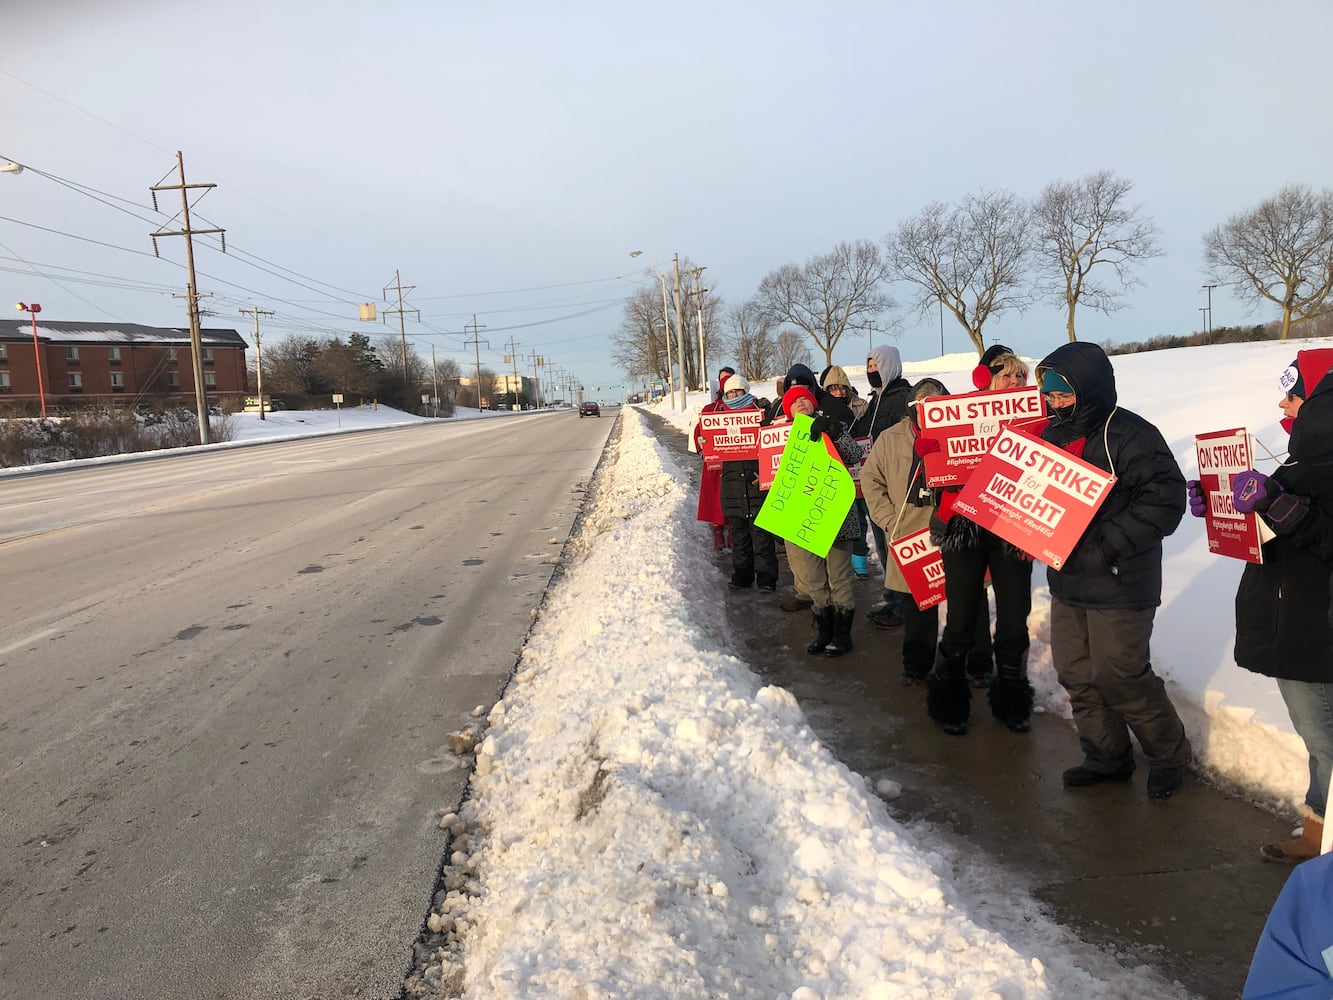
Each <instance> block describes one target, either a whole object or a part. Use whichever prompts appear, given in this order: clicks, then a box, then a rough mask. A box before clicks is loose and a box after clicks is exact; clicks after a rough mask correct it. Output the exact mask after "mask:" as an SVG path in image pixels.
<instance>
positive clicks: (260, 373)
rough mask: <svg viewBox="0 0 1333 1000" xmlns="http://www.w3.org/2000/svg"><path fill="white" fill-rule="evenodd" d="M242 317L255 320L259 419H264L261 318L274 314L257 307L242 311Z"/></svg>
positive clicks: (256, 383) (256, 386) (256, 389)
mask: <svg viewBox="0 0 1333 1000" xmlns="http://www.w3.org/2000/svg"><path fill="white" fill-rule="evenodd" d="M241 315H242V316H253V317H254V318H255V392H257V393H259V419H260V420H263V419H265V417H264V349H263V348H262V347H260V346H259V317H260V316H272V315H273V313H271V312H269V311H268V310H267V309H260V308H259V307H258V306H255V308H253V309H242V310H241Z"/></svg>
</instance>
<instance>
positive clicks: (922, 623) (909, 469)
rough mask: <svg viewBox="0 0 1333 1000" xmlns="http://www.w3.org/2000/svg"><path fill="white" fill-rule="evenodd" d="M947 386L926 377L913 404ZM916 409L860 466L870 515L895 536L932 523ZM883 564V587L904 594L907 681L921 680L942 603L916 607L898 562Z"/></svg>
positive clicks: (931, 656) (931, 660) (929, 661)
mask: <svg viewBox="0 0 1333 1000" xmlns="http://www.w3.org/2000/svg"><path fill="white" fill-rule="evenodd" d="M948 392H949V390H948V389H946V388H945V387H944V384H943V383H942V382H940V381H939V380H937V379H933V378H927V379H922V380H921V381H920V382H918V383H917V384H916V385H915V386H913V388H912V396H911V401H912V403H913V404H915V403H916V402H918V401H920V400H922V399H925V398H927V397H928V396H944V395H948ZM915 418H916V407H915V406H914V405H909V406H908V416H907V417H905V418H904V419H902V420H900V421H899V422H898V423H896V424H894V425H893V426H892V427H890V428H888V429H887V430H885V431H884V433H882V434H880V436H879V437H878V438H877V439H876V441H875V444H874V446H873V447H871V449H870V454H869V455H868V456H866V459H865V461H864V462H863V463H862V464H861V491H862V493H864V494H865V501H866V506H867V507H868V508H869V509H870V517H871V519H872V520H873V521H874V522H875V523H876V524H877V525H879V526H880V527H881V528H882V529H883V530H884V535H885V537H886V538H887V539H889V540H893V539H896V538H902V537H903V536H905V535H910V534H911V533H912V532H914V531H919V530H920V529H922V528H925V527H929V525H930V514H931V510H932V508H933V500H932V496H931V491H930V489H929V488H928V487H927V486H926V476H925V470H924V469H923V468H922V465H921V459H920V457H918V455H917V453H916V450H915V449H914V448H913V446H912V445H913V442H914V441H915V440H916V437H917V427H916V422H915ZM885 562H886V563H887V565H886V566H885V568H884V588H885V589H886V590H891V591H893V592H894V593H896V594H899V595H901V598H902V609H903V611H902V615H903V683H904V684H920V683H922V682H923V681H924V680H925V678H926V674H927V673H928V672H929V671H930V667H931V664H932V663H934V661H935V646H936V644H937V642H938V641H939V633H940V615H939V608H938V607H931V608H928V609H926V610H925V611H922V610H921V609H920V608H918V607H917V604H916V601H915V600H913V598H912V596H911V592H910V591H909V590H908V587H907V581H906V579H904V577H903V572H902V570H901V569H899V568H898V564H897V563H896V562H895V561H894V560H893V558H892V557H891V556H890V557H888V558H886V560H885Z"/></svg>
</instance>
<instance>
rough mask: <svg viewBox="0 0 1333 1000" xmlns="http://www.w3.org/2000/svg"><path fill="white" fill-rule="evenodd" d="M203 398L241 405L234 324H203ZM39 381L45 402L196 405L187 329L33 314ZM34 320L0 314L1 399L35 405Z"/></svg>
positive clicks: (241, 364)
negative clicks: (34, 328) (48, 318)
mask: <svg viewBox="0 0 1333 1000" xmlns="http://www.w3.org/2000/svg"><path fill="white" fill-rule="evenodd" d="M200 343H201V346H202V361H203V369H204V387H205V392H206V393H207V395H208V399H209V402H210V403H212V404H216V405H225V406H227V407H228V408H234V409H239V408H240V406H241V401H242V399H243V397H244V396H245V395H246V391H247V373H246V367H245V348H246V342H245V338H243V337H242V336H241V335H240V334H239V333H237V332H236V331H235V330H201V331H200ZM37 344H38V347H39V349H40V356H41V363H42V364H41V373H42V379H41V380H42V387H43V391H44V392H45V395H46V405H47V408H48V409H52V408H59V407H61V406H62V405H63V406H68V405H70V404H73V403H77V404H79V405H87V404H90V403H93V404H97V405H101V406H107V405H112V406H130V405H137V404H140V403H151V404H154V405H158V404H162V405H174V404H176V403H180V404H182V405H185V406H189V407H191V408H192V407H193V406H194V399H195V396H194V366H193V362H192V360H191V357H190V331H189V330H180V329H174V328H166V327H155V326H140V325H139V324H137V323H53V322H46V321H42V320H41V319H40V318H39V319H38V321H37ZM40 403H41V401H40V399H39V398H38V381H37V366H36V364H35V359H34V351H33V334H32V321H31V320H30V319H21V320H17V321H0V407H4V406H5V405H6V404H21V405H22V406H23V407H24V408H25V409H28V410H32V411H33V412H36V411H37V409H38V408H39V407H40Z"/></svg>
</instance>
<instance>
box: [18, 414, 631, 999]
mask: <svg viewBox="0 0 1333 1000" xmlns="http://www.w3.org/2000/svg"><path fill="white" fill-rule="evenodd" d="M608 415H609V414H608ZM613 426H614V421H613V420H609V419H606V417H603V418H602V419H601V420H580V419H579V418H578V417H577V415H576V414H575V413H573V412H569V413H562V414H540V415H532V416H518V415H516V416H513V417H506V418H503V419H493V420H478V421H468V422H466V423H458V424H448V423H440V424H431V425H424V426H414V427H410V428H404V429H394V430H386V431H375V432H366V433H360V434H352V435H341V436H337V437H329V438H315V439H306V440H303V441H298V442H289V443H280V444H268V445H263V446H258V447H249V448H242V449H237V450H234V451H220V452H213V453H211V454H201V455H189V456H180V457H173V458H162V459H155V460H152V461H145V462H136V463H132V464H126V465H112V466H103V467H94V468H84V469H79V470H70V471H66V472H59V473H51V474H44V475H39V476H33V477H26V478H20V479H9V480H4V481H0V579H2V580H3V581H4V585H5V591H6V598H7V600H6V605H7V606H8V608H9V613H8V614H7V615H5V616H3V620H0V845H2V846H0V997H4V998H11V997H12V998H22V1000H35V998H45V997H61V998H72V997H85V996H86V997H97V998H99V1000H101V998H105V1000H120V998H149V997H151V998H154V1000H172V998H185V997H190V998H199V997H210V998H212V997H218V998H222V997H225V998H242V997H244V998H249V997H262V998H265V1000H285V998H298V997H299V998H313V997H320V998H332V997H387V996H396V995H397V993H398V989H399V986H400V984H401V981H402V976H403V975H404V974H405V972H406V970H407V967H408V963H409V960H410V948H411V944H412V941H413V940H414V938H415V935H416V933H417V931H418V930H419V928H420V925H421V921H422V919H423V917H424V916H425V913H426V908H427V906H428V903H429V899H430V893H431V890H432V888H433V880H434V877H435V873H436V870H437V868H438V866H439V863H440V852H441V850H442V849H443V846H444V835H443V834H442V833H441V832H440V831H439V830H437V829H436V822H435V821H436V811H437V809H441V808H450V809H452V808H454V807H456V806H457V805H458V803H459V802H460V800H461V797H462V794H463V791H464V788H465V783H466V781H467V778H468V771H467V766H466V765H467V762H470V758H465V759H464V760H460V759H458V758H455V757H454V756H453V755H452V754H451V753H450V751H449V750H448V748H447V745H446V737H447V735H448V734H449V733H450V732H452V731H455V730H457V729H459V728H460V727H462V726H463V725H465V724H467V723H468V722H470V721H472V717H471V715H470V711H471V709H472V708H473V707H474V706H477V705H483V706H485V707H486V708H488V709H489V707H490V705H491V704H492V703H493V702H494V701H495V700H496V698H498V696H499V694H500V692H501V690H502V688H503V686H504V684H505V682H506V680H507V678H508V675H509V672H510V670H511V669H512V667H513V665H514V662H515V660H516V657H517V654H518V651H519V649H520V647H521V646H522V643H523V641H524V638H525V636H526V634H527V632H528V629H529V627H530V624H531V620H532V619H531V615H532V611H533V609H534V608H535V607H536V606H537V605H538V604H539V603H540V601H541V599H542V596H543V593H544V590H545V588H546V586H547V584H548V583H549V581H550V577H551V574H552V572H553V571H554V568H555V565H554V560H555V558H556V556H557V555H558V553H559V552H560V549H561V546H562V544H563V542H564V541H565V538H566V537H567V535H568V533H569V530H570V527H571V525H572V524H573V522H574V519H575V517H576V516H577V514H578V512H579V509H580V506H581V503H582V499H583V495H584V494H583V491H582V486H583V484H585V483H586V482H587V481H588V479H589V478H590V476H591V474H592V472H593V469H594V468H595V466H596V464H597V461H598V459H599V458H600V456H601V452H602V448H603V446H604V444H605V441H606V439H607V437H608V435H609V434H610V432H611V429H612V427H613Z"/></svg>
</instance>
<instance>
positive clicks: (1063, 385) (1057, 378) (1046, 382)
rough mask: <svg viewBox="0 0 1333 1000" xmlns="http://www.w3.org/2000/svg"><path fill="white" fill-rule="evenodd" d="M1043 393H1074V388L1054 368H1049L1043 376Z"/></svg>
mask: <svg viewBox="0 0 1333 1000" xmlns="http://www.w3.org/2000/svg"><path fill="white" fill-rule="evenodd" d="M1041 391H1042V392H1073V391H1074V387H1073V386H1072V385H1070V384H1069V382H1068V380H1067V379H1066V378H1065V377H1064V376H1063V375H1061V374H1060V373H1059V372H1058V371H1056V370H1055V369H1054V368H1047V369H1046V370H1045V371H1044V372H1042V374H1041Z"/></svg>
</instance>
